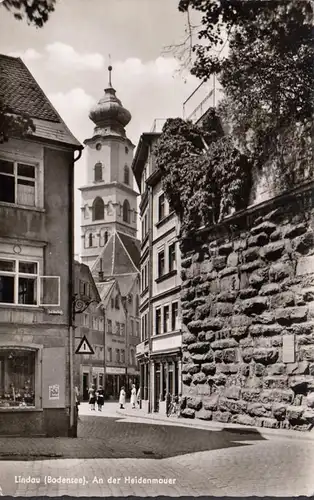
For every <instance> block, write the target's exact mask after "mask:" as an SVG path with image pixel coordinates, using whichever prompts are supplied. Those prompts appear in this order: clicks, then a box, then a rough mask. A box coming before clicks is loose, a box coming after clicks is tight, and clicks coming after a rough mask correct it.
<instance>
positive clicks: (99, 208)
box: [93, 197, 105, 220]
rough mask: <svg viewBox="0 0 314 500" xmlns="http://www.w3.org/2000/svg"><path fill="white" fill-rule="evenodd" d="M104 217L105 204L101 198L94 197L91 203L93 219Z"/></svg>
mask: <svg viewBox="0 0 314 500" xmlns="http://www.w3.org/2000/svg"><path fill="white" fill-rule="evenodd" d="M104 217H105V205H104V201H103V200H102V198H99V197H97V198H95V200H94V203H93V220H102V219H104Z"/></svg>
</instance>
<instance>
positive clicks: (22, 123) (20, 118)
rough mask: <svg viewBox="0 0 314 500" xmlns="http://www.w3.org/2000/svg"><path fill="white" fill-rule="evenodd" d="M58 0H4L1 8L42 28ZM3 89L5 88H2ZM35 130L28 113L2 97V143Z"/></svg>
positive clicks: (0, 115) (0, 110)
mask: <svg viewBox="0 0 314 500" xmlns="http://www.w3.org/2000/svg"><path fill="white" fill-rule="evenodd" d="M55 4H56V0H2V2H1V3H0V8H1V7H2V8H6V9H7V10H8V11H10V12H12V13H13V15H14V17H15V19H18V20H26V22H27V23H28V24H29V25H33V26H35V27H36V28H42V27H43V26H44V24H45V23H46V22H47V21H48V19H49V15H50V14H51V13H52V12H53V11H54V10H55ZM2 90H3V89H2ZM32 132H35V125H34V123H33V121H32V119H31V118H30V117H29V116H28V115H27V114H25V113H24V114H19V115H17V114H15V113H14V111H13V110H11V109H10V108H9V107H8V106H6V104H5V95H2V96H1V97H0V143H3V142H5V141H8V140H9V138H10V137H25V135H27V134H31V133H32Z"/></svg>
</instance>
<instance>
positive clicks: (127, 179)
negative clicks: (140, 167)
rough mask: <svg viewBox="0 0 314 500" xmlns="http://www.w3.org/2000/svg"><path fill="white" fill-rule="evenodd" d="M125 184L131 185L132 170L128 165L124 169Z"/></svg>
mask: <svg viewBox="0 0 314 500" xmlns="http://www.w3.org/2000/svg"><path fill="white" fill-rule="evenodd" d="M123 182H124V184H130V170H129V167H128V166H127V165H125V167H124V176H123Z"/></svg>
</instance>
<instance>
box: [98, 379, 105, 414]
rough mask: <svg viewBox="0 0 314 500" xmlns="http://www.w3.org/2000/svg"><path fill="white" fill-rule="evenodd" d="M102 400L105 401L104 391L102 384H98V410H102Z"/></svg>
mask: <svg viewBox="0 0 314 500" xmlns="http://www.w3.org/2000/svg"><path fill="white" fill-rule="evenodd" d="M104 401H105V393H104V390H103V387H102V385H100V386H99V387H98V391H97V406H98V411H102V406H103V404H104Z"/></svg>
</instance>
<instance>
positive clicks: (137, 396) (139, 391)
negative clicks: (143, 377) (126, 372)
mask: <svg viewBox="0 0 314 500" xmlns="http://www.w3.org/2000/svg"><path fill="white" fill-rule="evenodd" d="M136 399H137V404H138V407H139V408H141V388H140V387H139V388H138V391H137V394H136Z"/></svg>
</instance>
